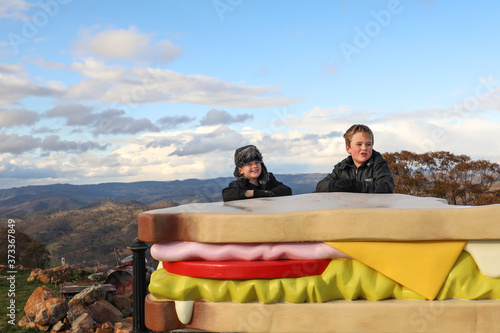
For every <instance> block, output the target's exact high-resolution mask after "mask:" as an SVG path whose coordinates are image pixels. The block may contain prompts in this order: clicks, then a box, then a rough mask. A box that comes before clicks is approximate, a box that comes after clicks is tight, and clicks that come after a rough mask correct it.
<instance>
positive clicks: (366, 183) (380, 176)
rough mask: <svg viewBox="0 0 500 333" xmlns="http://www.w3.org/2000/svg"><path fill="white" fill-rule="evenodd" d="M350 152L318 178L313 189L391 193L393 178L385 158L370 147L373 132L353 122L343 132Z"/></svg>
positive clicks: (320, 190)
mask: <svg viewBox="0 0 500 333" xmlns="http://www.w3.org/2000/svg"><path fill="white" fill-rule="evenodd" d="M344 139H345V144H346V150H347V153H348V154H349V155H350V156H348V157H347V158H345V159H344V160H342V161H341V162H340V163H338V164H337V165H335V167H334V169H333V171H332V173H330V174H329V175H327V176H326V177H325V178H324V179H323V180H320V181H319V182H318V184H317V185H316V192H358V193H392V192H393V191H394V178H393V176H392V172H391V169H389V165H388V164H387V161H386V160H385V159H384V158H383V157H382V155H381V154H380V153H379V152H377V151H375V150H373V141H374V138H373V133H372V131H371V130H370V128H369V127H368V126H366V125H359V124H356V125H352V126H351V127H350V128H349V129H348V130H347V131H346V132H345V134H344Z"/></svg>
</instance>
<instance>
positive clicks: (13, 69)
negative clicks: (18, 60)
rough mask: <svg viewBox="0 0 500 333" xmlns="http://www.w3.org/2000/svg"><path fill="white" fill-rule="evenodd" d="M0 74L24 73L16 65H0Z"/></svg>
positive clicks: (21, 68) (20, 67) (22, 69)
mask: <svg viewBox="0 0 500 333" xmlns="http://www.w3.org/2000/svg"><path fill="white" fill-rule="evenodd" d="M0 73H4V74H16V73H24V68H23V67H22V66H21V65H17V64H0Z"/></svg>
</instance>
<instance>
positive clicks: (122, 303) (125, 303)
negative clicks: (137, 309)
mask: <svg viewBox="0 0 500 333" xmlns="http://www.w3.org/2000/svg"><path fill="white" fill-rule="evenodd" d="M111 303H112V304H113V305H114V306H115V307H116V308H117V309H118V310H120V312H121V313H122V315H123V316H124V317H128V316H131V315H132V301H131V300H130V298H129V297H126V296H123V295H114V296H113V300H112V302H111Z"/></svg>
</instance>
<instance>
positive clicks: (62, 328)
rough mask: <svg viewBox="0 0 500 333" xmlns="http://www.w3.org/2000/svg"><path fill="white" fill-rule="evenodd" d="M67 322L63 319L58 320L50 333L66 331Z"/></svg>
mask: <svg viewBox="0 0 500 333" xmlns="http://www.w3.org/2000/svg"><path fill="white" fill-rule="evenodd" d="M66 327H67V325H66V323H65V321H63V320H60V321H58V322H57V323H56V324H55V325H54V326H52V328H51V329H50V333H57V332H64V331H65V330H66Z"/></svg>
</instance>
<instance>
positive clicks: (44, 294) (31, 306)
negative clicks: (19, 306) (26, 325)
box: [24, 286, 57, 320]
mask: <svg viewBox="0 0 500 333" xmlns="http://www.w3.org/2000/svg"><path fill="white" fill-rule="evenodd" d="M51 298H57V295H56V293H55V291H53V290H52V289H50V288H48V287H46V286H40V287H38V288H36V289H35V291H34V292H33V293H32V294H31V296H30V297H29V299H28V301H27V302H26V305H25V306H24V312H25V313H26V315H27V316H28V317H29V319H30V320H33V319H35V317H36V314H37V313H38V312H39V311H40V309H41V306H42V303H43V302H45V301H46V300H48V299H51Z"/></svg>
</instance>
